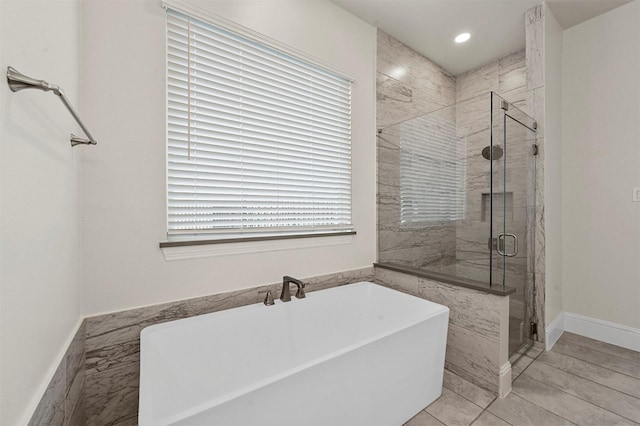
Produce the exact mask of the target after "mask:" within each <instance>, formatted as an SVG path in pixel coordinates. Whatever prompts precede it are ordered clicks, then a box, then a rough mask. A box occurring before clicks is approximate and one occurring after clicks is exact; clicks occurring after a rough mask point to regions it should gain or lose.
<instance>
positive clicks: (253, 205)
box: [167, 9, 352, 238]
mask: <svg viewBox="0 0 640 426" xmlns="http://www.w3.org/2000/svg"><path fill="white" fill-rule="evenodd" d="M167 91H168V92H167V109H168V117H167V119H168V129H167V130H168V136H167V139H168V153H167V157H168V160H167V162H168V191H167V193H168V203H167V204H168V230H169V234H170V235H182V236H185V235H188V236H189V237H192V236H203V235H204V236H206V237H209V238H236V237H242V236H255V235H256V233H259V234H260V235H286V234H292V233H317V232H335V231H350V230H352V225H351V82H350V81H349V80H348V79H345V78H343V77H341V76H338V75H336V74H334V73H332V72H330V71H327V70H324V69H322V68H320V67H318V66H316V65H313V64H311V63H308V62H306V61H304V60H301V59H298V58H295V57H293V56H291V55H289V54H287V53H284V52H282V51H278V50H275V49H273V48H271V47H268V46H266V45H263V44H261V43H259V42H256V41H253V40H250V39H248V38H244V37H242V36H240V35H237V34H234V33H231V32H229V31H227V30H225V29H223V28H218V27H216V26H213V25H211V24H208V23H205V22H203V21H200V20H198V19H195V18H193V17H189V16H187V15H184V14H182V13H179V12H175V11H173V10H171V9H168V10H167Z"/></svg>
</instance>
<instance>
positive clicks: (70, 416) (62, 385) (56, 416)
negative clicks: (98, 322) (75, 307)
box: [29, 321, 86, 426]
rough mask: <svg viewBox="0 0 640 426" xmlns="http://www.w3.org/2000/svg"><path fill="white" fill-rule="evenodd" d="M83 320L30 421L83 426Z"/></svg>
mask: <svg viewBox="0 0 640 426" xmlns="http://www.w3.org/2000/svg"><path fill="white" fill-rule="evenodd" d="M85 334H86V328H85V322H84V321H82V322H81V323H80V325H79V326H78V330H77V331H76V334H75V335H74V337H73V339H72V341H71V343H70V344H69V347H68V348H67V350H66V352H65V354H64V356H63V357H62V360H61V361H60V364H59V365H58V367H57V368H56V371H55V373H54V375H53V378H52V379H51V382H49V385H48V386H47V389H46V390H45V393H44V395H43V396H42V398H41V399H40V403H39V404H38V406H37V407H36V410H35V412H34V413H33V415H32V416H31V420H30V421H29V425H30V426H31V425H47V426H49V425H51V426H58V425H60V426H68V425H71V426H82V425H84V424H85V419H84V415H83V412H84V405H83V401H84V379H85V370H84V360H85Z"/></svg>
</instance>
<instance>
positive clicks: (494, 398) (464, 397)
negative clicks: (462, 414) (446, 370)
mask: <svg viewBox="0 0 640 426" xmlns="http://www.w3.org/2000/svg"><path fill="white" fill-rule="evenodd" d="M454 374H455V373H454ZM469 383H471V382H469ZM471 384H472V385H474V386H477V387H479V388H480V389H482V390H486V389H484V388H482V387H480V386H478V385H475V384H473V383H471ZM442 387H443V388H445V389H448V390H450V391H451V392H453V393H455V394H456V395H458V396H459V397H461V398H463V399H465V400H467V401H469V402H470V403H472V404H473V405H475V406H476V407H478V408H482V406H481V405H478V404H477V403H475V402H473V401H472V400H470V399H469V398H467V397H466V396H464V395H462V394H459V393H458V392H456V391H455V390H453V389H451V388H448V387H446V386H445V385H442ZM496 398H497V396H494V397H493V398H492V399H491V402H489V404H487V407H488V406H489V405H491V404H493V401H495V400H496ZM487 407H484V408H482V409H483V410H484V409H486V408H487Z"/></svg>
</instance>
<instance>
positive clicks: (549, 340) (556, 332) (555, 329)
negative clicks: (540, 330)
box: [544, 312, 565, 351]
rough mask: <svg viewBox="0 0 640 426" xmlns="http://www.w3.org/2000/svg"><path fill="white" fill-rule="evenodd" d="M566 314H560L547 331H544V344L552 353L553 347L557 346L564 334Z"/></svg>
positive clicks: (548, 326)
mask: <svg viewBox="0 0 640 426" xmlns="http://www.w3.org/2000/svg"><path fill="white" fill-rule="evenodd" d="M564 316H565V313H564V312H560V313H559V314H558V315H557V316H556V317H555V318H554V319H553V321H551V322H550V323H549V324H548V325H547V327H546V329H545V330H544V337H545V339H544V344H545V349H546V350H548V351H550V350H551V348H552V347H553V345H555V344H556V342H557V341H558V339H559V338H560V336H562V333H564V330H565V327H564Z"/></svg>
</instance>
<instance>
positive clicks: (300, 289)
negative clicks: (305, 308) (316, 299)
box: [296, 283, 307, 299]
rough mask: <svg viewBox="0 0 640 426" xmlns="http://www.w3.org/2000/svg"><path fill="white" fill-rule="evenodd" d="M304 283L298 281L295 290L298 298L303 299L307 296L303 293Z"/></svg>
mask: <svg viewBox="0 0 640 426" xmlns="http://www.w3.org/2000/svg"><path fill="white" fill-rule="evenodd" d="M305 285H306V284H305V283H300V286H299V287H298V291H296V298H298V299H304V298H305V297H307V296H306V295H305V294H304V287H305Z"/></svg>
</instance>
